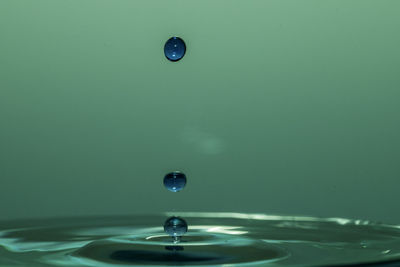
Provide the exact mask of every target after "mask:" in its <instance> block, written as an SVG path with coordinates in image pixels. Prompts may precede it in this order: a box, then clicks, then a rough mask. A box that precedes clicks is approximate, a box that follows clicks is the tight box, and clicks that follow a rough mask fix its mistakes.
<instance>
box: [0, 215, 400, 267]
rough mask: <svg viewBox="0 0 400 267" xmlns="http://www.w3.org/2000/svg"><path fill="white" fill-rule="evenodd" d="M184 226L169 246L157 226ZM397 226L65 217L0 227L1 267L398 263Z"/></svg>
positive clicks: (262, 218)
mask: <svg viewBox="0 0 400 267" xmlns="http://www.w3.org/2000/svg"><path fill="white" fill-rule="evenodd" d="M171 215H178V216H182V217H184V218H185V220H187V222H188V225H189V228H188V232H187V234H186V235H185V236H183V237H182V240H181V242H179V243H178V244H174V243H173V242H172V239H171V237H170V236H168V235H167V234H165V233H164V231H163V227H162V223H163V222H164V221H165V219H166V218H167V217H169V216H171ZM399 259H400V227H399V226H396V225H384V224H376V223H372V222H368V221H361V220H349V219H342V218H325V219H323V218H314V217H301V216H277V215H266V214H243V213H194V212H186V213H178V214H170V213H168V214H160V215H154V216H119V217H88V218H64V219H52V220H38V221H14V222H3V223H1V224H0V266H8V267H9V266H21V265H23V266H32V267H38V266H99V267H101V266H126V265H129V266H163V265H165V266H169V265H187V266H190V265H193V266H198V265H207V266H213V265H218V266H221V265H230V266H231V265H232V266H236V265H238V266H241V265H243V264H245V265H248V264H251V265H256V266H267V265H268V266H299V265H302V266H304V265H306V266H335V265H351V264H360V263H362V264H364V263H377V262H388V261H397V260H399Z"/></svg>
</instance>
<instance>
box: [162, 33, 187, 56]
mask: <svg viewBox="0 0 400 267" xmlns="http://www.w3.org/2000/svg"><path fill="white" fill-rule="evenodd" d="M185 52H186V45H185V42H184V41H183V40H182V39H181V38H179V37H172V38H170V39H168V41H167V42H166V43H165V46H164V54H165V56H166V57H167V58H168V59H169V60H170V61H173V62H175V61H178V60H180V59H181V58H183V56H184V55H185Z"/></svg>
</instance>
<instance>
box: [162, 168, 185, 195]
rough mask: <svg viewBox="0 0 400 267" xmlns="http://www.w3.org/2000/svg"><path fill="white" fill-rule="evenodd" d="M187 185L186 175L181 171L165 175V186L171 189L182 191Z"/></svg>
mask: <svg viewBox="0 0 400 267" xmlns="http://www.w3.org/2000/svg"><path fill="white" fill-rule="evenodd" d="M185 185H186V175H185V174H184V173H182V172H179V171H174V172H171V173H168V174H167V175H165V176H164V186H165V188H167V189H168V190H169V191H172V192H178V191H181V190H182V189H183V188H184V187H185Z"/></svg>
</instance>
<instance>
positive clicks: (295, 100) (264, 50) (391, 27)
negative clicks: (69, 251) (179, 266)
mask: <svg viewBox="0 0 400 267" xmlns="http://www.w3.org/2000/svg"><path fill="white" fill-rule="evenodd" d="M399 14H400V1H396V0H393V1H390V0H348V1H340V0H334V1H332V0H325V1H319V0H301V1H297V0H296V1H294V0H293V1H285V0H283V1H282V0H262V1H256V0H253V1H243V0H241V1H237V0H230V1H223V0H202V1H186V0H185V1H184V0H182V1H180V0H169V1H163V0H150V1H149V0H132V1H131V0H129V1H128V0H113V1H111V0H109V1H105V0H96V1H94V0H82V1H57V0H51V1H50V0H35V1H25V0H19V1H15V0H0V211H1V215H0V219H2V220H3V219H11V218H31V217H55V216H76V215H92V214H110V215H112V214H131V213H152V212H160V211H171V210H176V211H233V212H252V213H274V214H293V215H295V214H296V215H314V216H324V217H349V218H360V219H370V220H375V221H383V222H388V223H399V222H400V213H398V212H397V211H398V204H399V192H398V191H399V190H398V189H399V186H400V182H399V178H400V164H399V161H400V139H399V136H400V119H399V115H400V104H399V103H400V92H399V90H400V51H399V48H400V31H399V29H400V15H399ZM175 35H176V36H180V37H181V38H183V39H184V40H185V42H186V44H187V53H186V56H185V57H184V58H183V59H182V60H181V61H179V62H176V63H171V62H169V61H167V60H166V59H165V57H164V55H163V45H164V43H165V41H166V40H167V39H168V38H169V37H171V36H175ZM172 170H182V171H184V172H185V173H186V174H187V176H188V184H187V187H186V188H185V190H183V191H182V192H180V193H176V194H174V193H171V192H168V191H167V190H165V189H164V188H163V186H162V178H163V176H164V174H165V173H167V172H169V171H172Z"/></svg>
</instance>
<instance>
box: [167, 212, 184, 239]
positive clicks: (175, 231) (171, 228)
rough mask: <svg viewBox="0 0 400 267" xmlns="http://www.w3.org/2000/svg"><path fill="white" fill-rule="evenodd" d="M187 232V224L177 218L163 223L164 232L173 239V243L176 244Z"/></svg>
mask: <svg viewBox="0 0 400 267" xmlns="http://www.w3.org/2000/svg"><path fill="white" fill-rule="evenodd" d="M187 230H188V226H187V223H186V222H185V220H184V219H182V218H179V217H175V216H173V217H170V218H168V219H167V220H166V221H165V223H164V232H165V233H166V234H168V235H170V236H172V238H173V239H174V243H178V242H179V241H180V239H181V236H183V235H184V234H185V233H186V232H187Z"/></svg>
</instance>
